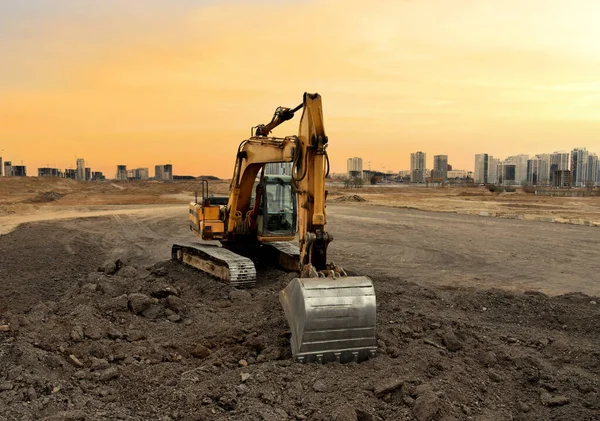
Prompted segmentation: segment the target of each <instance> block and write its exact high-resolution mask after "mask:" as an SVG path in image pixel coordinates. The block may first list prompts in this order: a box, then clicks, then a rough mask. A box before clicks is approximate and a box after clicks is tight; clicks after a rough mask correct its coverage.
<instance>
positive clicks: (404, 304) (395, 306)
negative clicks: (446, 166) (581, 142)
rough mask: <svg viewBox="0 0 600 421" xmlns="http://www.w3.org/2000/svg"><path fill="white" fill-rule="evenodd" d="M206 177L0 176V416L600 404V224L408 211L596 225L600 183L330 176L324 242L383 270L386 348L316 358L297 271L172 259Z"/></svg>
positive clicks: (366, 413)
mask: <svg viewBox="0 0 600 421" xmlns="http://www.w3.org/2000/svg"><path fill="white" fill-rule="evenodd" d="M211 186H214V187H215V188H216V192H217V193H223V192H225V191H226V189H227V184H226V183H225V182H217V183H214V184H211ZM196 187H197V183H188V182H182V183H154V182H145V183H103V184H92V183H76V182H71V181H68V180H50V181H48V180H39V179H35V178H29V179H23V180H7V179H5V180H2V179H0V202H1V203H0V215H2V216H0V282H1V283H0V285H1V288H2V294H0V420H4V419H6V420H107V419H122V420H185V421H187V420H190V421H191V420H320V421H324V420H338V421H345V420H361V421H364V420H418V421H424V420H597V419H598V418H599V414H600V347H599V346H598V345H599V344H600V309H599V306H598V296H599V295H600V259H599V257H600V252H599V250H600V230H599V229H598V227H594V226H588V225H573V224H556V223H555V224H552V223H547V222H540V221H532V220H526V219H522V220H521V219H508V218H501V217H497V218H484V217H481V216H478V214H457V213H456V212H455V211H452V210H449V209H448V207H443V206H441V205H440V206H441V207H440V209H436V210H442V212H429V211H423V210H415V209H406V208H405V209H403V208H401V207H404V205H406V204H407V203H413V204H414V203H421V204H422V206H423V207H425V206H426V204H427V202H432V201H433V202H434V203H438V205H439V203H441V202H442V201H444V200H445V201H447V202H448V203H453V202H456V203H459V204H460V206H467V205H466V204H465V203H471V205H472V208H476V207H478V206H484V205H482V203H486V202H494V203H496V204H495V205H494V206H500V204H502V203H511V204H512V205H511V206H510V212H513V213H516V214H524V213H519V212H520V211H521V210H522V211H524V212H525V213H527V212H531V211H532V207H531V206H519V205H535V206H545V207H549V208H552V207H553V206H554V205H556V207H555V209H554V211H556V212H558V213H561V212H562V213H561V215H564V217H565V218H571V219H576V218H585V219H586V220H592V221H593V220H595V219H594V218H595V216H594V215H598V213H599V210H598V205H599V204H598V198H569V200H564V199H566V198H553V197H543V198H535V196H533V195H513V196H510V197H511V199H510V201H509V200H508V199H505V198H506V197H507V196H508V195H505V196H502V195H495V196H493V195H492V196H490V195H488V194H487V193H489V192H486V191H483V190H482V189H477V188H474V189H462V190H460V191H449V192H446V193H445V195H444V194H443V192H439V191H431V194H432V196H431V197H430V198H427V197H426V194H427V193H426V192H423V191H422V189H414V190H413V192H412V196H411V193H410V191H409V190H410V189H402V190H401V191H397V192H392V193H390V194H389V201H388V202H387V203H386V202H385V193H384V192H378V191H373V190H371V191H370V192H369V191H368V190H367V189H357V190H353V191H346V190H343V189H341V190H337V189H336V191H333V190H334V189H330V190H332V194H331V195H330V200H329V201H328V207H327V212H328V214H327V215H328V226H327V227H328V231H329V232H330V233H331V234H333V236H334V241H333V242H332V243H331V245H330V249H329V254H328V255H329V258H330V260H333V261H334V262H336V263H337V264H340V265H341V266H343V267H344V268H345V269H346V270H347V271H348V272H349V273H350V274H355V275H366V276H369V277H371V279H372V280H373V282H374V285H375V290H376V294H377V338H378V346H379V348H378V353H377V356H376V358H374V359H372V360H369V361H366V362H362V363H359V364H356V363H350V364H343V365H340V364H335V363H331V364H325V365H318V364H304V365H303V364H297V363H293V362H292V358H291V351H290V347H289V331H288V326H287V322H286V320H285V317H284V314H283V309H282V308H281V306H280V304H279V301H278V293H279V291H280V290H281V289H282V288H283V287H285V286H286V285H287V283H288V282H289V281H290V280H291V279H293V278H294V276H295V274H293V273H286V272H283V271H280V270H277V269H272V268H269V267H267V266H266V265H261V264H259V265H258V280H257V284H256V287H255V288H254V289H251V290H232V289H231V288H230V287H228V286H227V285H225V284H223V283H221V282H219V281H217V280H215V279H213V278H211V277H209V276H206V275H203V274H202V273H200V272H198V271H197V270H195V269H192V268H188V267H185V266H183V265H181V264H178V263H176V262H172V261H170V247H171V244H172V243H174V242H180V241H193V240H195V237H194V236H193V234H192V233H191V231H190V230H189V228H188V224H187V215H188V213H187V202H189V201H190V200H191V199H192V197H193V194H192V193H191V192H192V191H193V190H194V188H196ZM399 190H400V189H399ZM461 192H462V195H461ZM355 194H356V195H360V197H362V198H365V199H366V201H364V202H363V201H361V202H355V201H354V199H351V198H348V199H347V200H346V199H343V200H340V201H339V202H335V201H334V200H335V199H336V198H344V197H346V196H348V197H350V196H352V195H355ZM477 194H479V196H478V195H477ZM375 195H377V196H375ZM444 197H445V199H444ZM478 197H479V198H480V199H477V198H478ZM401 198H404V199H405V200H404V201H402V200H401ZM533 198H535V200H534V199H533ZM411 201H412V202H411ZM382 202H383V203H382ZM419 206H421V205H419ZM485 206H487V205H485ZM406 207H417V206H413V205H410V206H408V205H407V206H406ZM431 207H432V208H433V207H434V206H431ZM507 207H508V206H507ZM429 210H431V209H429ZM550 210H551V209H549V211H550ZM540 212H541V210H540ZM584 213H585V216H584Z"/></svg>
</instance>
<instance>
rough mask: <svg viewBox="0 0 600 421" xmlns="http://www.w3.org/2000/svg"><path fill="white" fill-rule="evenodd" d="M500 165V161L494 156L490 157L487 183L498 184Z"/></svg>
mask: <svg viewBox="0 0 600 421" xmlns="http://www.w3.org/2000/svg"><path fill="white" fill-rule="evenodd" d="M499 164H500V159H498V158H494V157H493V156H492V155H489V156H488V172H487V182H488V183H490V184H498V177H499V174H498V165H499Z"/></svg>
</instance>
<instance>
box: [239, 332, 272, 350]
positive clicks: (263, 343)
mask: <svg viewBox="0 0 600 421" xmlns="http://www.w3.org/2000/svg"><path fill="white" fill-rule="evenodd" d="M244 345H246V346H249V347H251V348H253V349H254V350H256V351H258V352H260V351H262V350H263V349H265V348H266V347H267V338H266V337H265V336H263V335H260V336H252V337H250V338H248V339H246V341H245V342H244Z"/></svg>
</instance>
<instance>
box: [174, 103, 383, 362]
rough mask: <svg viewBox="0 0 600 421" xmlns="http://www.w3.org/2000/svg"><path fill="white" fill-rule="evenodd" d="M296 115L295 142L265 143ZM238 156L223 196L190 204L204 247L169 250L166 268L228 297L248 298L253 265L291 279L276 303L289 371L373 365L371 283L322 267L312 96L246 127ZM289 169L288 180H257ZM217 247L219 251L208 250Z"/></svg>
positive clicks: (318, 115)
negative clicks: (216, 283) (179, 266)
mask: <svg viewBox="0 0 600 421" xmlns="http://www.w3.org/2000/svg"><path fill="white" fill-rule="evenodd" d="M300 109H302V118H301V120H300V127H299V130H298V134H297V135H295V136H287V137H285V138H275V137H270V136H269V135H270V133H271V131H272V130H273V129H275V128H276V127H277V126H279V125H280V124H282V123H283V122H285V121H288V120H290V119H292V118H293V117H294V113H295V112H297V111H298V110H300ZM252 129H253V135H252V136H251V137H250V138H249V139H246V140H244V141H243V142H242V143H241V144H240V146H239V147H238V151H237V154H236V156H235V158H236V160H235V165H234V169H233V177H232V179H231V184H230V186H229V195H228V196H227V197H222V196H210V195H209V194H208V181H207V180H204V179H203V181H202V199H201V201H200V203H198V200H197V199H196V200H195V201H194V202H192V203H190V207H189V220H190V222H189V223H190V229H191V230H192V231H193V232H194V233H195V234H197V235H198V236H200V237H201V238H202V240H205V241H206V242H203V243H200V242H196V243H189V244H174V245H173V247H172V258H173V259H174V260H179V261H181V262H183V263H185V264H188V265H190V266H193V267H195V268H197V269H199V270H201V271H203V272H205V273H208V274H210V275H212V276H214V277H216V278H218V279H220V280H221V281H224V282H226V283H228V284H229V285H231V286H232V287H236V288H252V287H254V285H255V281H256V270H255V267H254V263H253V260H252V259H254V258H256V257H257V256H259V257H260V258H261V259H263V260H264V261H266V263H269V264H271V265H273V266H279V267H280V268H283V269H285V270H291V271H296V272H297V273H298V274H299V276H298V277H297V278H295V279H293V280H292V281H291V282H290V283H289V284H288V285H287V287H286V288H285V289H283V290H282V291H281V292H280V294H279V300H280V303H281V305H282V307H283V310H284V313H285V316H286V319H287V321H288V324H289V326H290V331H291V340H290V346H291V348H292V355H293V357H294V360H295V361H297V362H313V361H316V362H321V363H323V362H328V361H338V362H342V363H343V362H349V361H356V362H360V361H364V360H366V359H368V358H372V357H374V356H375V353H376V350H377V341H376V336H375V333H376V332H375V326H376V299H375V288H374V286H373V282H372V280H371V279H370V278H369V277H367V276H348V275H347V274H346V272H345V271H344V269H343V268H341V267H339V266H337V265H335V264H334V263H330V262H328V261H327V247H328V246H329V243H330V242H331V241H332V240H333V236H332V235H331V234H329V233H328V232H327V231H326V230H325V226H326V224H327V215H326V205H325V202H326V197H327V194H326V191H325V179H326V177H327V174H328V173H329V158H328V156H327V146H328V142H329V139H328V138H327V136H326V135H325V128H324V123H323V109H322V105H321V96H320V95H319V94H309V93H305V94H304V97H303V101H302V104H300V105H299V106H297V107H295V108H285V107H278V108H277V110H276V111H275V114H274V116H273V118H272V120H271V121H270V122H269V123H268V124H259V125H257V126H254V127H253V128H252ZM279 163H291V174H285V175H277V174H268V173H265V167H266V165H268V164H279ZM215 242H216V243H217V244H215Z"/></svg>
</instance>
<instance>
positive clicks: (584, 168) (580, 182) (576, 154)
mask: <svg viewBox="0 0 600 421" xmlns="http://www.w3.org/2000/svg"><path fill="white" fill-rule="evenodd" d="M571 177H572V178H573V185H574V186H575V187H583V186H585V182H586V180H587V177H588V151H587V150H586V149H585V148H581V149H579V148H575V149H573V150H572V151H571Z"/></svg>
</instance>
